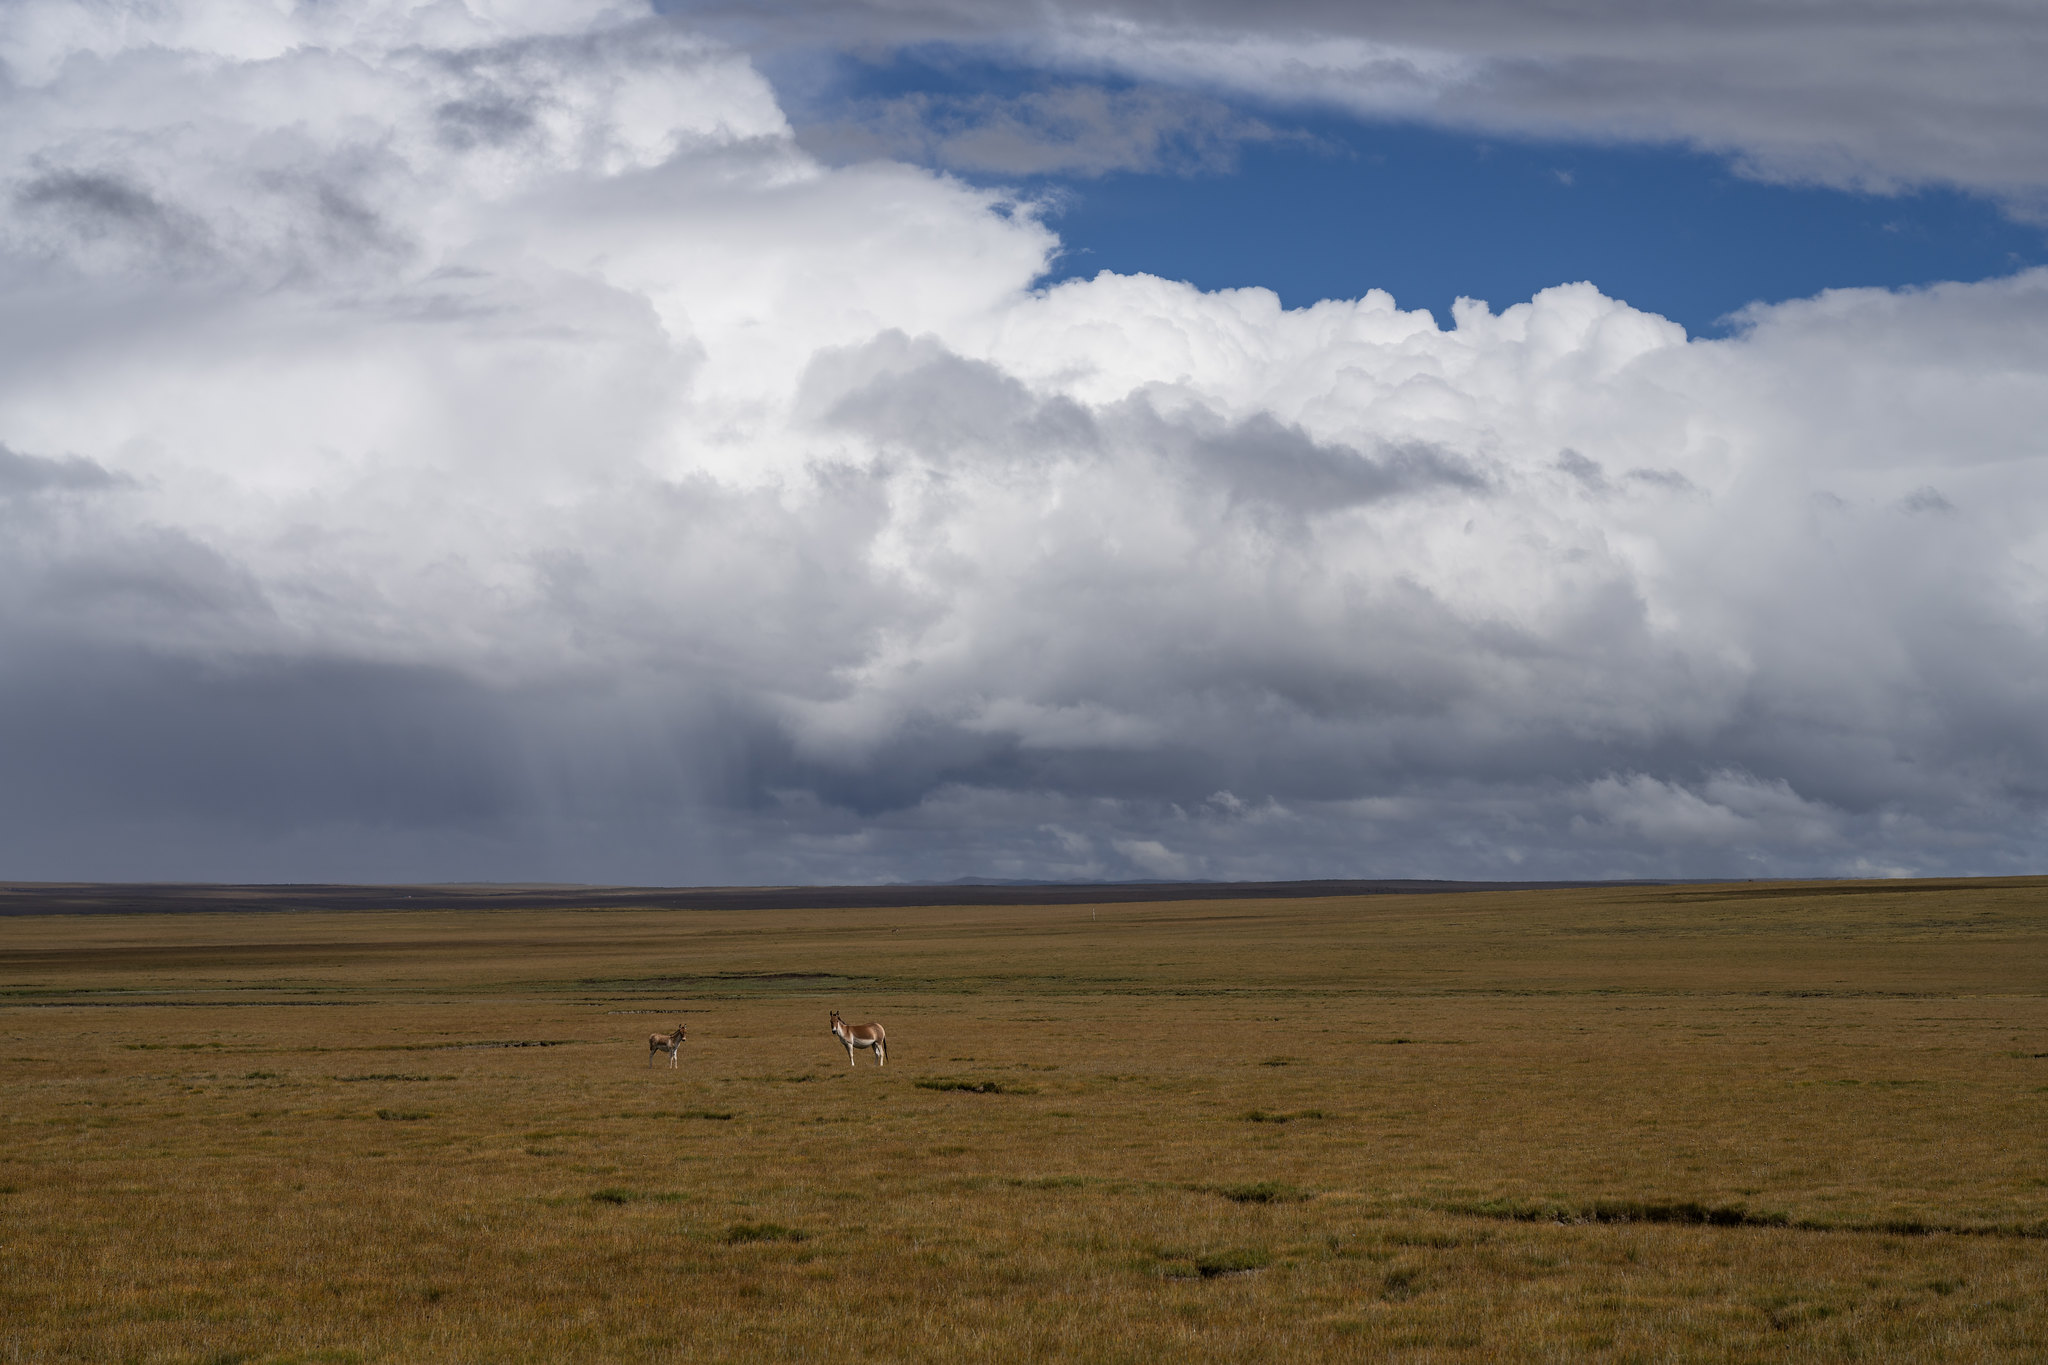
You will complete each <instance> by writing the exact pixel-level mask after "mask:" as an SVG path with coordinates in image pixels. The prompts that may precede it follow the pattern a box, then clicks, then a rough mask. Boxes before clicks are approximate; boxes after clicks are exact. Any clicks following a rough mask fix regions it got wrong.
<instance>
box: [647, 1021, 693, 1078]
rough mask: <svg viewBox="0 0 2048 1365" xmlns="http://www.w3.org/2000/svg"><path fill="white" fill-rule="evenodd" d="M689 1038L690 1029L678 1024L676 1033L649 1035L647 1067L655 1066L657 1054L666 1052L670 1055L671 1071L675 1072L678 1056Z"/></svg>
mask: <svg viewBox="0 0 2048 1365" xmlns="http://www.w3.org/2000/svg"><path fill="white" fill-rule="evenodd" d="M689 1036H690V1033H689V1028H688V1026H687V1025H684V1024H677V1025H676V1031H675V1032H674V1033H650V1034H648V1035H647V1065H649V1066H653V1065H654V1054H655V1053H657V1052H666V1053H667V1054H668V1064H669V1067H670V1069H671V1070H673V1069H674V1067H675V1065H676V1054H677V1053H678V1052H681V1051H682V1050H683V1043H684V1042H685V1041H686V1040H687V1039H688V1038H689Z"/></svg>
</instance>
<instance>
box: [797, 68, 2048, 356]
mask: <svg viewBox="0 0 2048 1365" xmlns="http://www.w3.org/2000/svg"><path fill="white" fill-rule="evenodd" d="M768 69H769V70H770V71H771V73H772V72H774V71H775V67H774V66H773V65H772V64H771V65H770V66H769V68H768ZM1073 79H1074V78H1073V76H1072V75H1071V74H1070V73H1063V72H1058V71H1045V70H1040V69H1033V68H1029V67H1022V66H1016V65H1011V64H1005V63H1003V62H1000V61H993V60H990V59H988V58H987V57H985V56H983V55H981V54H978V53H975V52H972V51H966V50H952V49H948V48H944V47H929V46H927V47H921V48H917V49H912V50H906V51H904V52H900V53H897V54H894V55H893V56H892V57H890V58H889V59H888V60H884V61H872V60H860V59H856V58H853V57H840V58H837V59H836V60H834V61H833V62H831V63H828V64H824V65H812V66H809V67H807V68H803V69H800V70H793V71H792V72H791V73H790V84H791V86H792V87H793V88H792V89H791V95H792V96H793V98H792V103H793V105H794V106H795V109H796V111H797V112H798V114H799V116H800V117H808V118H810V119H813V120H818V121H823V122H830V121H833V120H844V119H853V120H857V119H858V118H859V117H860V111H861V110H862V109H863V108H867V107H872V106H873V105H875V104H877V103H886V102H892V101H899V102H900V101H903V100H905V99H906V98H911V99H915V98H918V97H935V98H937V99H939V100H960V99H963V98H965V99H974V98H987V97H990V96H993V97H995V98H997V99H1000V100H1015V99H1017V98H1019V97H1022V96H1025V95H1027V94H1028V93H1029V92H1031V91H1033V90H1041V89H1045V88H1047V87H1059V88H1071V87H1070V86H1069V85H1068V82H1071V81H1072V80H1073ZM1098 84H1099V88H1103V89H1106V90H1110V91H1113V92H1116V91H1128V90H1130V89H1131V86H1130V85H1129V83H1128V82H1118V81H1114V80H1108V81H1100V82H1098ZM1225 104H1226V107H1227V108H1228V110H1229V111H1230V113H1231V114H1232V115H1235V116H1237V117H1239V118H1242V119H1244V120H1246V121H1248V122H1252V123H1256V124H1257V125H1258V126H1259V127H1260V128H1261V130H1262V135H1261V136H1259V137H1256V138H1251V139H1246V140H1242V141H1235V140H1233V141H1231V142H1230V145H1228V146H1227V147H1224V148H1222V149H1221V150H1220V151H1219V152H1218V153H1217V154H1215V155H1213V156H1211V157H1209V158H1207V159H1206V160H1204V159H1202V158H1199V157H1195V156H1183V157H1180V158H1178V160H1179V161H1180V162H1181V164H1179V165H1172V166H1168V167H1166V168H1160V169H1140V170H1129V169H1115V170H1109V171H1106V172H1103V173H1094V174H1074V173H1051V174H1021V175H1020V174H1014V173H1012V174H1003V173H1001V172H1000V171H991V170H988V169H984V168H978V167H973V166H967V167H962V166H959V165H952V166H947V167H945V169H948V170H950V171H951V172H952V173H954V174H958V175H961V176H962V177H963V178H965V179H967V180H969V181H971V182H973V183H977V184H982V185H993V186H1006V187H1012V188H1015V189H1016V190H1018V191H1019V192H1020V193H1022V194H1024V195H1026V196H1030V197H1036V198H1041V199H1044V200H1046V201H1047V202H1049V203H1050V204H1052V205H1053V206H1054V207H1053V209H1052V211H1051V212H1050V213H1049V214H1048V216H1047V222H1048V223H1049V224H1051V225H1052V226H1053V227H1054V228H1055V229H1056V230H1057V231H1058V233H1059V234H1060V237H1061V239H1062V241H1063V242H1064V244H1065V253H1064V254H1063V255H1062V256H1061V257H1060V259H1059V260H1058V261H1057V262H1056V264H1055V267H1054V270H1053V272H1052V274H1051V276H1050V277H1049V278H1050V279H1053V280H1058V279H1066V278H1071V277H1075V276H1082V277H1085V276H1089V275H1093V274H1095V273H1096V272H1097V271H1100V270H1113V271H1118V272H1124V273H1130V272H1146V273H1150V274H1156V275H1162V276H1165V277H1167V278H1170V279H1177V280H1187V281H1189V282H1191V283H1193V284H1195V285H1197V286H1199V287H1201V288H1203V289H1219V288H1229V287H1236V286H1244V285H1259V286H1263V287H1265V288H1269V289H1272V290H1274V291H1276V292H1277V293H1278V294H1279V295H1280V298H1281V300H1282V302H1283V303H1284V304H1286V305H1287V306H1289V307H1299V306H1302V305H1305V304H1309V303H1313V302H1315V301H1317V300H1319V299H1326V298H1354V297H1357V296H1358V295H1360V294H1362V293H1363V292H1365V291H1366V290H1368V289H1374V288H1379V289H1385V290H1387V291H1388V292H1390V293H1392V294H1393V295H1394V297H1395V299H1396V300H1397V301H1398V302H1399V303H1400V304H1401V306H1402V307H1404V308H1414V307H1427V308H1429V309H1430V310H1431V311H1432V312H1434V313H1435V314H1436V315H1437V317H1438V319H1439V321H1440V322H1441V323H1443V324H1445V325H1448V323H1449V308H1448V305H1449V304H1450V302H1451V300H1453V299H1455V298H1457V297H1459V296H1460V295H1463V296H1467V297H1472V298H1478V299H1484V300H1486V301H1487V302H1488V303H1490V304H1491V305H1492V306H1493V307H1494V308H1495V309H1496V310H1498V309H1500V308H1504V307H1507V306H1509V305H1511V304H1514V303H1519V302H1522V301H1524V300H1526V299H1528V298H1530V297H1531V296H1532V295H1534V294H1535V293H1536V292H1537V291H1538V290H1540V289H1543V288H1546V287H1548V286H1550V285H1554V284H1562V283H1568V282H1572V281H1579V280H1587V281H1591V282H1592V283H1594V284H1596V285H1598V286H1599V287H1600V288H1601V290H1602V291H1603V292H1605V293H1607V294H1608V295H1609V296H1611V297H1615V298H1619V299H1623V300H1626V301H1627V302H1629V303H1631V304H1633V305H1635V306H1636V307H1638V308H1642V309H1645V310H1648V311H1651V312H1655V313H1660V314H1662V315H1663V316H1665V317H1668V318H1671V319H1673V320H1674V321H1677V322H1679V323H1681V324H1683V325H1684V326H1685V328H1686V330H1687V331H1688V332H1689V333H1691V334H1693V335H1696V336H1697V335H1705V336H1715V335H1722V334H1725V333H1726V331H1727V330H1728V328H1729V326H1730V318H1729V315H1730V314H1733V313H1735V312H1736V311H1737V310H1739V309H1741V308H1743V307H1744V306H1746V305H1748V304H1750V303H1755V302H1764V303H1776V302H1781V301H1784V300H1787V299H1797V298H1804V297H1807V296H1810V295H1813V294H1817V293H1819V292H1820V291H1822V290H1824V289H1838V288H1855V287H1866V286H1867V287H1878V288H1900V287H1911V286H1918V285H1926V284H1931V283H1935V282H1938V281H1944V280H1958V281H1976V280H1982V279H1987V278H1991V277H1995V276H2000V275H2008V274H2011V273H2013V272H2015V271H2018V270H2022V269H2026V268H2028V267H2031V266H2036V265H2040V264H2042V263H2043V262H2044V261H2048V229H2044V228H2043V227H2042V226H2041V225H2040V224H2038V223H2033V222H2023V221H2017V220H2016V219H2015V217H2014V216H2013V215H2011V214H2010V213H2008V212H2007V211H2005V210H2004V209H2003V208H2001V207H2000V205H1998V204H1997V203H1996V202H1994V201H1993V200H1992V199H1990V198H1989V197H1987V196H1984V195H1981V194H1971V193H1968V192H1966V191H1964V190H1960V189H1955V188H1949V187H1925V186H1922V187H1913V188H1899V189H1895V190H1892V191H1891V192H1887V193H1871V192H1858V191H1855V190H1850V189H1843V188H1835V187H1831V186H1826V185H1820V184H1814V183H1811V182H1807V183H1786V182H1784V181H1775V182H1774V181H1766V180H1762V179H1758V178H1756V177H1754V176H1749V175H1744V174H1742V173H1740V172H1739V171H1738V169H1737V168H1736V165H1735V164H1734V160H1733V158H1731V157H1729V156H1726V155H1716V154H1712V153H1707V152H1702V151H1698V150H1694V149H1690V148H1687V147H1684V146H1680V145H1675V144H1669V143H1667V144H1662V145H1656V144H1620V143H1616V142H1614V141H1612V140H1605V139H1602V140H1593V139H1582V140H1558V139H1536V138H1528V137H1515V136H1511V135H1480V134H1474V133H1471V132H1465V131H1457V130H1451V129H1445V128H1441V127H1430V126H1426V125H1422V124H1417V123H1414V122H1409V121H1400V120H1394V119H1377V120H1371V119H1364V118H1359V117H1356V116H1351V115H1347V114H1344V113H1342V112H1333V111H1330V110H1328V109H1306V108H1302V107H1288V106H1276V105H1272V104H1261V103H1257V102H1252V101H1245V100H1237V101H1228V102H1225ZM892 150H893V151H895V152H896V153H897V154H899V155H905V154H907V155H910V156H912V157H915V156H916V149H915V148H905V147H903V146H902V145H901V144H900V143H899V144H898V145H896V146H895V147H893V148H892ZM1167 159H1168V160H1172V159H1174V158H1172V157H1171V156H1170V155H1169V157H1168V158H1167Z"/></svg>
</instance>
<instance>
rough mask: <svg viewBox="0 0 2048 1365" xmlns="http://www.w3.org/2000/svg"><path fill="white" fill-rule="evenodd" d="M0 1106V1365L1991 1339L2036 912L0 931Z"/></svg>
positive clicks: (1214, 912) (1787, 893) (447, 919)
mask: <svg viewBox="0 0 2048 1365" xmlns="http://www.w3.org/2000/svg"><path fill="white" fill-rule="evenodd" d="M832 1008H837V1009H839V1010H841V1011H842V1012H844V1013H845V1014H846V1015H847V1016H848V1017H849V1018H850V1019H854V1020H856V1021H860V1020H867V1019H880V1020H882V1021H883V1022H884V1023H886V1024H887V1026H888V1029H889V1042H890V1062H891V1064H890V1065H889V1067H888V1068H887V1069H886V1070H878V1069H876V1068H874V1067H873V1066H872V1065H871V1063H870V1061H869V1059H868V1058H867V1057H866V1056H865V1055H863V1057H862V1059H861V1060H862V1065H861V1066H860V1068H859V1069H858V1070H849V1068H848V1067H847V1065H846V1058H845V1053H844V1051H843V1049H841V1048H840V1046H839V1045H838V1044H837V1042H836V1041H835V1040H834V1039H832V1038H831V1037H830V1036H828V1034H827V1032H826V1014H827V1011H828V1010H829V1009H832ZM676 1021H687V1022H688V1024H689V1041H688V1042H687V1043H685V1044H684V1045H683V1052H682V1069H681V1070H680V1071H671V1070H670V1069H669V1068H668V1066H667V1059H666V1058H665V1057H664V1058H662V1059H660V1064H659V1065H657V1066H654V1067H649V1066H648V1065H647V1055H646V1042H645V1040H646V1037H647V1035H648V1034H649V1033H650V1032H653V1031H655V1030H656V1029H657V1028H663V1029H665V1028H667V1027H668V1026H669V1025H670V1024H672V1023H673V1022H676ZM0 1079H4V1106H0V1359H4V1360H7V1361H16V1360H138V1361H157V1360H164V1361H218V1362H225V1361H329V1362H339V1361H408V1362H409V1361H440V1360H448V1361H555V1360H712V1359H763V1360H814V1359H827V1358H829V1359H834V1360H942V1359H943V1360H950V1359H963V1358H968V1357H970V1356H982V1357H989V1358H996V1359H1015V1360H1030V1359H1043V1360H1053V1359H1057V1360H1127V1361H1149V1360H1155V1359H1159V1358H1162V1357H1168V1356H1175V1357H1184V1358H1195V1359H1217V1360H1223V1359H1228V1360H1324V1359H1350V1358H1356V1359H1375V1360H1377V1359H1390V1358H1391V1359H1401V1360H1413V1361H1463V1360H1531V1361H1568V1360H1574V1361H1575V1360H1585V1359H1615V1360H1645V1361H1650V1360H1654V1361H1666V1360H1677V1361H1683V1360H1701V1361H1708V1360H1712V1361H1721V1360H1738V1361H1740V1360H1757V1361H1780V1360H1784V1361H1810V1360H1811V1361H1822V1360H1827V1361H1832V1360H1852V1359H1863V1360H1882V1361H1971V1360H2038V1359H2041V1358H2043V1354H2044V1345H2043V1344H2044V1343H2048V1294H2044V1290H2048V1275H2044V1268H2048V1137H2044V1135H2048V880H2003V881H1990V882H1949V883H1931V882H1908V883H1885V884H1854V885H1844V884H1828V885H1804V886H1802V885H1760V884H1744V885H1730V886H1704V887H1684V888H1610V889H1599V890H1592V891H1586V890H1575V891H1568V892H1554V891H1525V892H1515V893H1503V894H1471V895H1460V896H1435V897H1427V896H1378V897H1361V898H1352V899H1334V900H1290V901H1270V902H1260V901H1250V902H1247V901H1237V902H1226V901H1216V902H1175V903H1164V904H1149V905H1116V906H1104V907H1099V908H1092V907H1089V906H1074V905H1062V906H1055V907H1028V906H1026V907H977V908H943V907H941V908H922V909H906V910H889V909H858V910H833V911H808V912H806V911H761V912H754V911H745V912H743V911H713V912H691V911H674V910H664V911H636V910H631V909H616V908H613V909H606V910H603V911H589V912H561V911H546V912H539V911H489V910H465V911H451V912H442V911H416V912H404V913H380V912H374V911H362V912H354V913H318V914H261V913H235V914H180V915H155V916H128V915H109V916H93V917H76V916H48V917H26V918H12V919H4V920H0Z"/></svg>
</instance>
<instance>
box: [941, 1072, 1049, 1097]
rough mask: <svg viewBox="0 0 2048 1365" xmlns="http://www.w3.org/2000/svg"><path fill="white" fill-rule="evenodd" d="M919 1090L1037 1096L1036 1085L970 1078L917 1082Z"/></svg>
mask: <svg viewBox="0 0 2048 1365" xmlns="http://www.w3.org/2000/svg"><path fill="white" fill-rule="evenodd" d="M917 1088H918V1089H919V1090H959V1091H965V1092H966V1093H968V1094H971V1095H1036V1094H1037V1093H1038V1087H1037V1086H1035V1085H1020V1084H1018V1083H1017V1082H1016V1081H991V1080H983V1079H980V1078H977V1077H969V1076H945V1077H931V1078H927V1079H925V1080H921V1081H919V1082H917Z"/></svg>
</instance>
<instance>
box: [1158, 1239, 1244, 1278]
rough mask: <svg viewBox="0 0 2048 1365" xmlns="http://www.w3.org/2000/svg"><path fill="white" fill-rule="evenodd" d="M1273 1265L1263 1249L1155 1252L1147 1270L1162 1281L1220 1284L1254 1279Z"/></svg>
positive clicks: (1162, 1249) (1161, 1250)
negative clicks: (1242, 1277)
mask: <svg viewBox="0 0 2048 1365" xmlns="http://www.w3.org/2000/svg"><path fill="white" fill-rule="evenodd" d="M1272 1264H1273V1253H1272V1252H1270V1251H1267V1250H1266V1249H1265V1248H1264V1247H1232V1248H1228V1249H1225V1250H1221V1251H1204V1252H1188V1251H1179V1250H1174V1249H1170V1248H1154V1249H1153V1250H1152V1251H1151V1253H1150V1255H1149V1261H1148V1264H1147V1266H1146V1268H1147V1269H1148V1270H1150V1272H1151V1273H1152V1274H1154V1275H1157V1276H1159V1278H1161V1279H1163V1280H1222V1279H1232V1278H1235V1277H1237V1276H1241V1275H1256V1274H1258V1273H1259V1272H1260V1271H1262V1270H1266V1269H1270V1268H1271V1266H1272Z"/></svg>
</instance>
